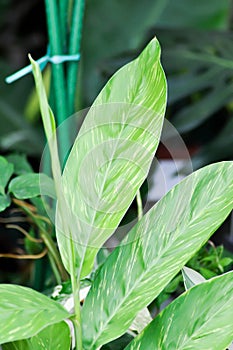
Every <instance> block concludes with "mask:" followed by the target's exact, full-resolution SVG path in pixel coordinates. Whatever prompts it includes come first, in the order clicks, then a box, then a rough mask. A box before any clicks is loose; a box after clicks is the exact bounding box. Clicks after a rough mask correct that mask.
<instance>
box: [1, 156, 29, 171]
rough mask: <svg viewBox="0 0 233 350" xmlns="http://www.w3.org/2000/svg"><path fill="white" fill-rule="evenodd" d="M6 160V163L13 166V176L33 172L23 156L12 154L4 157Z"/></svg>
mask: <svg viewBox="0 0 233 350" xmlns="http://www.w3.org/2000/svg"><path fill="white" fill-rule="evenodd" d="M6 159H7V160H8V162H10V163H12V164H13V165H14V174H16V175H22V174H25V173H31V172H33V169H32V167H31V165H30V164H29V162H28V161H27V158H26V156H25V154H17V153H12V154H9V155H8V156H6Z"/></svg>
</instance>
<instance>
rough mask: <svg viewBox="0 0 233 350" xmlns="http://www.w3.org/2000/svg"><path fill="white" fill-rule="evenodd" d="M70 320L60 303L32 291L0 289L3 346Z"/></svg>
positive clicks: (26, 289)
mask: <svg viewBox="0 0 233 350" xmlns="http://www.w3.org/2000/svg"><path fill="white" fill-rule="evenodd" d="M68 317H69V313H68V312H67V311H66V310H65V309H64V308H63V307H62V306H61V305H60V304H58V303H57V302H55V301H53V300H51V299H49V298H48V297H46V296H44V295H43V294H40V293H38V292H36V291H34V290H32V289H29V288H25V287H21V286H16V285H10V284H1V285H0V328H1V333H0V344H3V343H6V342H10V341H15V340H19V339H25V338H29V337H32V336H34V335H35V334H37V333H38V332H39V331H41V330H42V329H43V328H45V327H47V326H49V325H52V324H54V323H58V322H60V321H62V320H64V319H66V318H68Z"/></svg>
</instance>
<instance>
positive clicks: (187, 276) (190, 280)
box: [182, 266, 206, 290]
mask: <svg viewBox="0 0 233 350" xmlns="http://www.w3.org/2000/svg"><path fill="white" fill-rule="evenodd" d="M182 276H183V280H184V286H185V289H186V290H188V289H189V288H192V287H193V286H195V285H196V284H200V283H203V282H205V281H206V279H205V278H204V277H203V276H202V275H201V274H200V273H199V272H197V271H195V270H193V269H190V268H189V267H187V266H184V267H183V269H182Z"/></svg>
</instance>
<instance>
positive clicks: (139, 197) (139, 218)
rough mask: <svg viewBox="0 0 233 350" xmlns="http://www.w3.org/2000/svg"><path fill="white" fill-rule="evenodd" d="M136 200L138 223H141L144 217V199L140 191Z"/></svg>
mask: <svg viewBox="0 0 233 350" xmlns="http://www.w3.org/2000/svg"><path fill="white" fill-rule="evenodd" d="M136 199H137V207H138V221H139V220H141V218H142V217H143V209H142V197H141V194H140V189H139V190H138V191H137V196H136Z"/></svg>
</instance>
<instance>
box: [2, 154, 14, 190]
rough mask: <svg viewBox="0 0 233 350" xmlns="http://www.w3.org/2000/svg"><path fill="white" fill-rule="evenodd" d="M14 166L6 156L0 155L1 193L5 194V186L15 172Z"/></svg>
mask: <svg viewBox="0 0 233 350" xmlns="http://www.w3.org/2000/svg"><path fill="white" fill-rule="evenodd" d="M13 171H14V166H13V164H11V163H9V162H8V161H7V160H6V159H5V158H4V157H0V194H2V195H5V187H6V185H7V183H8V181H9V180H10V177H11V175H12V174H13Z"/></svg>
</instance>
